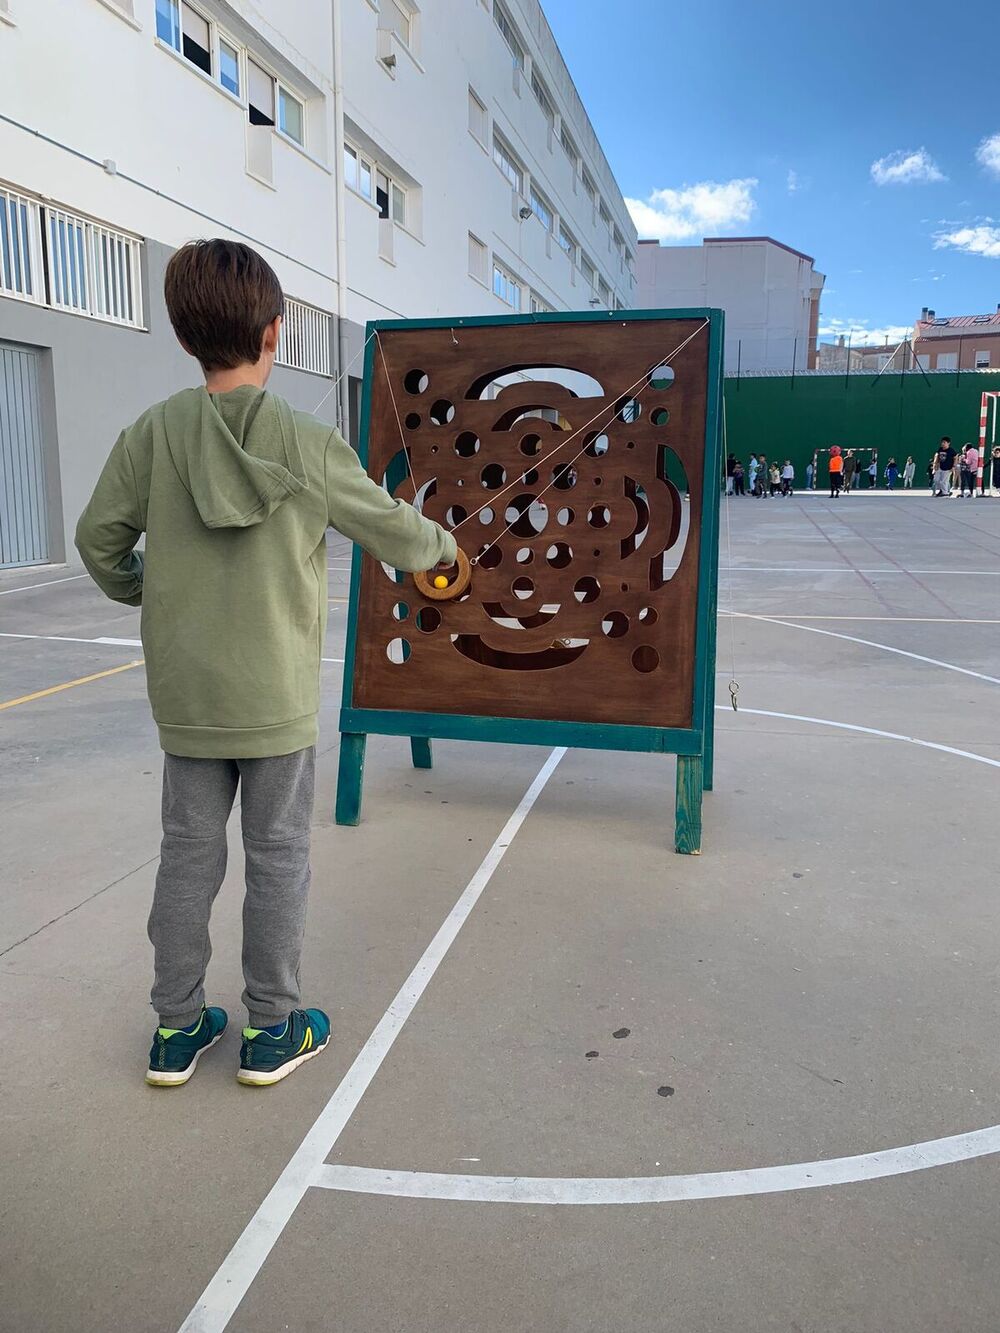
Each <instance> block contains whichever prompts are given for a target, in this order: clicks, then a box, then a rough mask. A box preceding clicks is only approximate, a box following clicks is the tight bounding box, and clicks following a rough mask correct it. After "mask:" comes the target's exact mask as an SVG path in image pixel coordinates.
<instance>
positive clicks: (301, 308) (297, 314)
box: [274, 297, 332, 375]
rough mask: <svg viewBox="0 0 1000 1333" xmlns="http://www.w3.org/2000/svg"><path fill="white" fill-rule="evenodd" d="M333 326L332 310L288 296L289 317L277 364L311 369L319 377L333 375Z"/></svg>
mask: <svg viewBox="0 0 1000 1333" xmlns="http://www.w3.org/2000/svg"><path fill="white" fill-rule="evenodd" d="M331 324H332V319H331V316H330V314H329V312H328V311H326V310H319V309H317V307H316V306H312V305H306V303H305V302H304V301H296V300H295V299H294V298H292V297H286V298H285V317H284V319H283V320H282V322H281V334H280V336H279V338H278V350H277V353H276V354H275V358H274V360H275V362H276V364H277V365H279V366H291V367H292V368H293V369H294V370H310V371H312V372H313V374H315V375H329V374H331V373H332V372H331V370H330V329H331Z"/></svg>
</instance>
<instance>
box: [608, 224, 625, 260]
mask: <svg viewBox="0 0 1000 1333" xmlns="http://www.w3.org/2000/svg"><path fill="white" fill-rule="evenodd" d="M611 239H612V240H613V242H614V247H615V249H616V250H617V251H618V253H619V254H621V253H622V251H623V250H624V249H625V237H624V236H623V235H622V234H621V232H620V231H619V230H618V228H617V227H616V228H615V229H614V233H613V235H612V238H611Z"/></svg>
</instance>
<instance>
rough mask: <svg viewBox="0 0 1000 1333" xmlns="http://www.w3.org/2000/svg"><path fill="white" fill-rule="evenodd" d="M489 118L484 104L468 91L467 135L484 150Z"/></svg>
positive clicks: (487, 135) (470, 90)
mask: <svg viewBox="0 0 1000 1333" xmlns="http://www.w3.org/2000/svg"><path fill="white" fill-rule="evenodd" d="M489 125H490V118H489V115H488V114H487V111H486V106H485V104H484V103H483V102H482V101H480V99H479V98H478V97H477V96H476V94H475V93H474V92H473V91H472V89H471V88H470V89H469V133H470V134H471V135H472V137H473V138H474V139H476V140H478V142H479V143H481V144H482V145H483V147H484V148H485V147H486V145H487V144H488V143H489Z"/></svg>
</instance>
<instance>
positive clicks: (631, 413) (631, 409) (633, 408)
mask: <svg viewBox="0 0 1000 1333" xmlns="http://www.w3.org/2000/svg"><path fill="white" fill-rule="evenodd" d="M615 413H616V414H617V416H618V420H619V421H624V422H625V424H626V426H631V424H632V423H633V421H638V420H639V417H640V415H641V414H642V405H641V404H640V402H639V400H638V398H619V399H618V402H617V403H616V404H615Z"/></svg>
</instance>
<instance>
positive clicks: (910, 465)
mask: <svg viewBox="0 0 1000 1333" xmlns="http://www.w3.org/2000/svg"><path fill="white" fill-rule="evenodd" d="M916 471H917V465H916V463H914V461H913V458H912V456H910V457H908V458H907V460H906V463H905V464H904V465H903V490H904V491H912V490H913V478H914V476H915V475H916Z"/></svg>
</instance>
